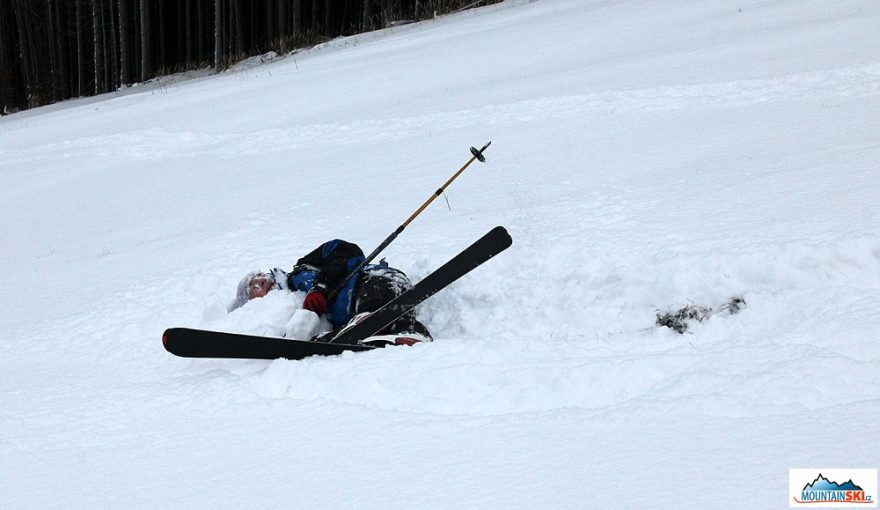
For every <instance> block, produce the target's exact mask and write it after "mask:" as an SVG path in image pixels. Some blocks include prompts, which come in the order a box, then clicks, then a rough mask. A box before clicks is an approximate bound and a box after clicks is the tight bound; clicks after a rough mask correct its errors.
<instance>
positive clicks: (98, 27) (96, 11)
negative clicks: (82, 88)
mask: <svg viewBox="0 0 880 510" xmlns="http://www.w3.org/2000/svg"><path fill="white" fill-rule="evenodd" d="M92 42H93V50H94V51H93V52H94V55H95V58H94V61H95V94H100V93H102V92H104V26H103V25H102V24H101V0H92Z"/></svg>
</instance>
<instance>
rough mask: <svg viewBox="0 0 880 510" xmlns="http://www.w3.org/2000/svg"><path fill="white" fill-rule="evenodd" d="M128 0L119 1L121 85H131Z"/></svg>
mask: <svg viewBox="0 0 880 510" xmlns="http://www.w3.org/2000/svg"><path fill="white" fill-rule="evenodd" d="M128 17H129V16H128V0H119V83H120V84H121V85H128V84H129V83H131V60H130V57H129V48H131V43H130V42H129V41H130V39H131V34H129V32H128Z"/></svg>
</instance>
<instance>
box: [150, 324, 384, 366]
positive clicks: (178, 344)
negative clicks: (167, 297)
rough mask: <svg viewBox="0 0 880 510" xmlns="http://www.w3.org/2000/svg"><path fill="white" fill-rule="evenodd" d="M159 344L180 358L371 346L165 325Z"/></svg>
mask: <svg viewBox="0 0 880 510" xmlns="http://www.w3.org/2000/svg"><path fill="white" fill-rule="evenodd" d="M162 344H163V345H164V346H165V350H167V351H168V352H170V353H171V354H174V355H177V356H181V357H183V358H247V359H276V358H287V359H303V358H307V357H309V356H332V355H334V354H342V353H343V352H345V351H367V350H370V349H374V348H375V347H373V346H369V345H344V344H328V343H321V342H309V341H308V340H290V339H287V338H275V337H271V336H256V335H243V334H239V333H226V332H223V331H208V330H205V329H190V328H170V329H166V330H165V333H164V334H163V335H162Z"/></svg>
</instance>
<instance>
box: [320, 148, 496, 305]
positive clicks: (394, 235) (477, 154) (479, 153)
mask: <svg viewBox="0 0 880 510" xmlns="http://www.w3.org/2000/svg"><path fill="white" fill-rule="evenodd" d="M490 145H492V142H491V141H490V142H486V145H484V146H483V148H482V149H479V150H478V149H476V148H475V147H471V154H473V156H471V159H469V160H468V162H467V163H465V164H464V166H463V167H461V168H459V169H458V171H457V172H455V174H453V175H452V177H450V178H449V180H448V181H446V182H445V183H443V186H440V188H439V189H437V191H435V192H434V194H433V195H431V196H430V197H428V200H426V201H425V203H424V204H422V205H421V207H419V208H418V209H416V212H414V213H412V216H410V217H409V218H407V220H406V221H404V222H403V223H402V224H401V225H400V226H399V227H397V230H395V231H394V232H392V234H391V235H390V236H388V237H387V238H386V239H385V240H384V241H382V244H380V245H379V247H378V248H376V249H375V250H373V253H370V254H369V255H367V258H365V259H364V260H363V262H361V263H360V264H358V265H357V267H355V268H354V269H353V270H352V271H351V272H350V273H349V274H348V276H346V277H345V278H343V280H342V282H341V283H340V284H339V285H337V286H336V288H335V289H333V290H331V291H330V293H329V294H328V295H327V301H331V300H332V299H333V298H335V297H336V295H337V294H339V293H340V292H341V291H342V289H343V288H345V284H346V282H348V280H350V279H351V277H352V276H354V275H356V274H358V272H359V271H360V270H361V269H363V267H364V266H366V265H367V264H369V263H370V262H371V261H372V260H373V259H375V258H376V256H377V255H379V253H380V252H381V251H382V250H384V249H385V248H387V247H388V245H389V244H391V242H392V241H394V240H395V239H396V238H397V236H398V235H400V233H401V232H403V229H405V228H406V227H407V226H408V225H409V224H410V223H412V221H413V220H414V219H416V217H417V216H418V215H419V214H421V213H422V211H424V210H425V208H426V207H428V206H429V205H431V202H433V201H434V199H435V198H437V197H439V196H440V195H442V194H443V191H445V190H446V187H447V186H449V185H450V184H452V181H454V180H455V179H456V178H457V177H458V176H459V175H461V173H462V172H464V171H465V169H466V168H467V167H469V166H470V164H471V163H473V162H474V160H475V159H478V160H480V163H485V162H486V157H485V156H483V151H485V150H486V149H487V148H488V147H489V146H490Z"/></svg>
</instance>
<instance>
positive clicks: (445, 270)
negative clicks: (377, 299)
mask: <svg viewBox="0 0 880 510" xmlns="http://www.w3.org/2000/svg"><path fill="white" fill-rule="evenodd" d="M512 243H513V241H512V240H511V238H510V234H508V233H507V230H505V229H504V227H495V228H493V229H492V230H490V231H489V233H487V234H486V235H484V236H483V237H481V238H480V239H478V240H477V241H476V242H474V244H472V245H470V246H468V247H467V248H465V250H464V251H462V252H461V253H459V254H458V255H456V256H455V257H453V258H452V259H451V260H450V261H449V262H447V263H445V264H443V265H442V266H440V267H439V268H438V269H437V270H435V271H434V272H432V273H431V274H429V275H428V276H426V277H425V278H424V279H423V280H421V281H420V282H419V283H417V284H415V285H414V286H413V288H411V289H410V290H408V291H406V292H404V293H403V294H401V295H400V296H398V297H397V298H395V299H393V300H391V301H389V302H388V303H386V304H385V305H384V306H382V308H379V309H378V310H376V311H375V312H373V313H371V314H370V315H369V316H367V317H366V318H365V319H363V320H361V321H360V322H358V323H357V324H355V325H354V326H351V327H348V328H346V329H343V330H342V331H340V332H339V333H337V334H336V336H334V337H333V339H331V340H330V342H331V343H334V344H336V343H339V344H357V343H358V342H359V341H361V340H363V339H365V338H367V337H369V336H372V335H375V334H376V333H377V332H378V331H381V330H382V328H384V327H385V326H387V325H389V324H391V323H392V322H394V321H395V320H397V319H398V318H400V317H401V316H402V315H404V314H405V313H407V312H409V311H410V310H412V309H413V308H415V307H416V305H418V304H419V303H421V302H422V301H424V300H426V299H428V298H429V297H431V296H433V295H434V294H436V293H437V292H438V291H440V290H442V289H443V288H444V287H446V286H447V285H449V284H450V283H452V282H454V281H455V280H458V279H459V278H461V277H462V276H464V275H466V274H467V273H469V272H470V271H471V270H472V269H474V268H476V267H477V266H479V265H480V264H482V263H484V262H486V261H487V260H489V259H491V258H492V257H494V256H495V255H498V254H499V253H501V252H502V251H504V250H506V249H507V248H508V247H509V246H510V245H511V244H512Z"/></svg>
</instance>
